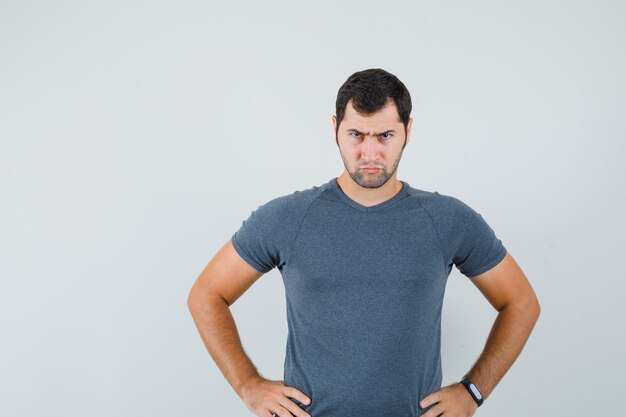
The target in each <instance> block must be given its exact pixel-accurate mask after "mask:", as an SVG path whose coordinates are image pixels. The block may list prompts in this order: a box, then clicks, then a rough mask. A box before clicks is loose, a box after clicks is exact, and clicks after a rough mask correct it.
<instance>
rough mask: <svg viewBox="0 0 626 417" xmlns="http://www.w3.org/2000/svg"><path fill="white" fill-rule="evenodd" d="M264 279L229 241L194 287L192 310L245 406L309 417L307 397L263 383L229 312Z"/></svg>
mask: <svg viewBox="0 0 626 417" xmlns="http://www.w3.org/2000/svg"><path fill="white" fill-rule="evenodd" d="M262 275H263V273H262V272H260V271H257V270H256V269H254V268H252V267H251V266H250V265H249V264H248V263H247V262H246V261H245V260H244V259H242V258H241V257H240V256H239V254H238V253H237V252H236V251H235V248H234V247H233V245H232V242H231V241H230V240H229V241H228V242H227V243H226V244H224V246H223V247H222V248H221V249H220V250H219V251H218V252H217V254H216V255H215V256H214V257H213V259H211V261H210V262H209V264H208V265H207V266H206V267H205V269H204V271H202V273H201V274H200V276H199V277H198V279H197V280H196V282H195V283H194V285H193V287H192V288H191V291H190V293H189V296H188V298H187V306H188V307H189V311H190V312H191V315H192V317H193V320H194V322H195V324H196V327H197V328H198V331H199V332H200V336H201V338H202V341H203V342H204V345H205V346H206V348H207V350H208V351H209V354H210V355H211V358H212V359H213V361H215V363H216V364H217V366H218V368H219V369H220V371H221V372H222V374H223V375H224V377H225V378H226V380H227V381H228V382H229V383H230V385H231V386H232V387H233V389H234V390H235V392H236V393H237V395H238V396H239V397H240V398H241V399H242V400H243V401H244V403H245V404H246V406H247V407H248V409H250V411H252V412H254V413H255V414H256V415H258V416H261V417H271V415H272V413H276V414H278V415H279V416H280V417H283V416H284V417H291V415H292V414H293V415H294V416H297V417H308V414H307V413H306V412H304V410H302V409H301V408H300V407H299V406H298V405H297V404H296V403H295V402H293V401H291V400H290V399H289V397H291V398H295V399H297V400H298V401H300V402H301V403H303V404H306V403H308V401H307V400H308V397H307V396H306V395H304V394H303V393H302V392H300V391H299V390H297V389H296V388H293V387H288V386H286V385H285V384H284V382H283V381H270V380H267V379H265V378H263V377H262V376H261V375H260V374H259V372H258V371H257V368H256V366H255V365H254V364H253V363H252V361H251V360H250V358H249V357H248V356H247V355H246V353H245V352H244V350H243V346H242V344H241V339H240V337H239V332H238V331H237V326H236V324H235V320H234V318H233V316H232V313H231V312H230V306H231V305H232V304H233V303H234V302H235V301H236V300H237V299H238V298H239V297H240V296H241V295H242V294H243V293H244V292H245V291H246V290H248V289H249V288H250V287H251V286H252V284H254V282H255V281H256V280H257V279H259V278H260V277H261V276H262Z"/></svg>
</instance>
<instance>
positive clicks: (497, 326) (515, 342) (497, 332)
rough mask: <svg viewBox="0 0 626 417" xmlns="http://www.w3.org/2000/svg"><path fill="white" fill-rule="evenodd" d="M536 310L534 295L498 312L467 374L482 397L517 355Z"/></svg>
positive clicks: (494, 384)
mask: <svg viewBox="0 0 626 417" xmlns="http://www.w3.org/2000/svg"><path fill="white" fill-rule="evenodd" d="M539 311H540V308H539V304H538V303H537V300H536V298H534V297H533V298H532V299H530V300H529V301H528V302H526V303H520V304H513V305H508V306H506V307H504V308H503V309H502V310H500V311H499V312H498V316H497V317H496V320H495V321H494V323H493V326H492V328H491V332H490V333H489V337H488V338H487V342H486V344H485V348H484V349H483V352H482V353H481V355H480V357H479V358H478V360H477V361H476V363H475V364H474V366H473V367H472V369H471V370H470V371H469V372H468V373H467V374H466V377H467V378H468V379H469V380H470V381H472V382H473V383H474V384H476V386H477V387H478V388H479V389H480V391H481V393H482V395H483V397H484V398H487V397H488V396H489V395H490V394H491V392H492V391H493V389H494V388H495V386H496V385H497V384H498V382H500V380H501V379H502V377H503V376H504V375H505V374H506V372H507V371H508V370H509V369H510V368H511V366H512V365H513V362H515V359H517V357H518V356H519V354H520V352H521V351H522V348H523V347H524V345H525V344H526V341H527V340H528V337H529V336H530V333H531V331H532V329H533V327H534V326H535V323H536V322H537V319H538V317H539Z"/></svg>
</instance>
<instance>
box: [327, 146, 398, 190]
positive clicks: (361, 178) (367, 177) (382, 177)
mask: <svg viewBox="0 0 626 417" xmlns="http://www.w3.org/2000/svg"><path fill="white" fill-rule="evenodd" d="M403 152H404V148H403V149H402V150H401V151H400V154H399V155H398V157H397V158H396V160H395V161H394V163H393V166H392V167H391V170H390V171H387V170H386V169H385V167H383V168H382V170H381V172H380V173H379V174H376V175H373V174H368V173H366V172H363V171H361V170H359V169H356V170H354V171H351V170H350V168H348V164H347V163H346V159H345V158H344V156H343V153H342V152H341V148H340V149H339V153H340V154H341V159H342V160H343V165H344V167H345V168H346V171H347V172H348V175H350V178H352V180H353V181H354V182H356V183H357V184H359V185H360V186H361V187H363V188H379V187H382V186H383V185H385V184H386V183H387V181H389V179H390V178H391V177H392V176H393V174H394V173H395V172H396V171H397V170H398V164H400V159H402V153H403Z"/></svg>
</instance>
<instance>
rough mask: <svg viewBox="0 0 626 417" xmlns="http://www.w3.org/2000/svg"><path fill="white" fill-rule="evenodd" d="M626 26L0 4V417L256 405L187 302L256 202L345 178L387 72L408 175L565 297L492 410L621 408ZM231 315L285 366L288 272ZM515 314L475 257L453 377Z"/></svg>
mask: <svg viewBox="0 0 626 417" xmlns="http://www.w3.org/2000/svg"><path fill="white" fill-rule="evenodd" d="M625 17H626V6H625V4H624V3H623V2H621V1H509V2H502V1H473V2H465V1H397V2H380V1H376V2H374V1H363V0H361V1H349V2H348V1H346V2H331V1H316V2H308V3H306V4H299V2H288V1H284V2H276V1H274V2H272V1H265V2H253V1H249V2H231V3H229V4H228V5H226V4H225V2H211V1H202V2H201V1H197V2H190V1H176V2H174V1H171V2H163V1H160V2H157V1H142V2H140V1H134V2H129V1H107V2H105V1H101V2H79V1H75V2H69V1H55V2H43V1H40V2H34V1H33V2H21V1H20V2H18V1H6V0H2V1H0V278H1V280H0V326H1V327H0V331H1V335H0V351H1V354H0V414H1V415H3V416H64V417H69V416H81V417H82V416H91V417H99V416H107V417H108V416H151V417H157V416H172V417H173V416H176V417H178V416H217V415H219V416H223V417H236V416H244V415H246V416H247V415H251V413H250V412H249V411H248V410H247V408H246V407H245V405H244V404H243V403H242V402H241V400H240V399H239V397H238V396H237V395H236V394H235V392H234V391H233V390H232V388H231V387H230V385H229V384H228V383H227V381H226V380H225V379H224V378H223V376H222V374H221V373H220V371H219V369H218V368H217V366H216V365H215V363H214V362H212V360H211V358H210V356H209V354H208V352H207V351H206V349H205V347H204V345H203V344H202V341H201V339H200V336H199V334H198V332H197V329H196V328H195V325H194V323H193V320H192V318H191V315H190V313H189V311H188V309H187V305H186V301H187V295H188V292H189V290H190V288H191V285H192V284H193V282H194V281H195V279H196V278H197V276H198V275H199V273H200V272H201V271H202V269H203V268H204V266H205V265H206V263H207V262H208V261H209V260H210V258H211V257H212V256H213V255H214V254H215V252H216V251H217V250H218V249H219V248H220V247H221V246H222V245H223V244H224V243H225V242H226V241H227V240H228V239H229V238H230V236H231V235H232V233H234V231H235V230H237V229H238V228H239V227H240V225H241V222H242V221H243V219H245V218H246V217H247V216H248V215H249V214H250V212H251V211H252V210H253V209H255V208H256V207H258V206H259V205H260V204H262V203H264V202H266V201H268V200H270V199H271V198H274V197H277V196H279V195H284V194H288V193H292V192H293V191H295V190H302V189H306V188H310V187H311V186H313V185H319V184H321V183H324V182H327V181H328V180H330V179H331V178H333V177H335V176H338V175H339V174H340V173H341V170H342V169H343V165H342V162H341V159H340V156H339V153H338V151H337V148H336V145H335V139H334V134H333V131H332V124H331V119H330V118H331V115H332V114H334V111H335V109H334V103H335V98H336V94H337V90H338V88H339V87H340V86H341V84H342V83H343V82H344V81H345V79H346V78H347V77H348V76H349V75H350V74H352V73H353V72H355V71H359V70H362V69H366V68H372V67H380V68H384V69H386V70H388V71H390V72H391V73H393V74H395V75H397V76H398V77H399V78H400V79H401V80H402V81H403V82H404V83H405V85H406V86H407V87H408V88H409V90H410V92H411V94H412V98H413V112H412V116H413V118H414V119H415V120H414V124H413V132H412V137H411V141H410V143H409V145H408V146H407V147H406V149H405V150H404V156H403V159H402V161H401V163H400V166H399V171H398V178H399V179H402V180H405V181H407V182H408V183H409V184H410V185H411V186H413V187H415V188H420V189H424V190H429V191H439V192H440V193H443V194H448V195H453V196H455V197H457V198H460V199H461V200H463V201H465V202H466V203H467V204H469V205H470V206H472V207H473V208H474V209H476V210H477V211H478V212H480V213H481V214H482V215H483V217H484V218H485V219H486V220H487V222H488V223H489V224H490V225H491V226H492V228H493V229H494V230H495V231H496V234H497V235H498V237H499V238H500V239H501V240H502V241H503V243H504V245H505V246H506V247H507V249H508V250H509V251H510V253H511V254H512V255H513V256H514V257H515V259H516V260H517V261H518V263H519V264H520V265H521V266H522V268H523V269H524V271H525V272H526V275H527V276H528V278H529V279H530V280H531V282H532V284H533V285H534V287H535V289H536V292H537V295H538V297H539V300H540V302H541V305H542V315H541V317H540V319H539V322H538V324H537V326H536V328H535V330H534V332H533V334H532V335H531V338H530V340H529V342H528V344H527V346H526V348H525V350H524V351H523V352H522V354H521V356H520V358H519V359H518V361H517V362H516V363H515V365H514V366H513V368H512V369H511V370H510V372H509V373H508V374H507V375H506V376H505V378H504V379H503V380H502V382H501V383H500V384H499V385H498V386H497V387H496V389H495V391H494V392H493V394H492V396H491V397H490V398H489V399H488V400H487V402H485V404H484V406H483V407H481V409H479V411H478V413H477V415H479V416H483V417H488V416H508V417H517V416H528V415H533V416H554V415H567V416H590V415H616V413H618V412H620V411H619V410H622V409H623V407H622V389H621V388H622V387H623V375H624V372H625V371H626V369H625V368H626V336H625V331H624V326H623V322H622V320H623V317H625V316H626V307H625V303H624V302H623V297H624V290H625V288H626V285H625V284H624V280H625V278H626V277H625V276H624V271H623V268H622V267H621V261H622V258H621V255H622V254H623V251H624V234H625V232H626V230H625V229H626V227H625V226H626V222H625V220H624V217H623V214H624V213H625V212H626V201H625V197H624V188H625V187H624V179H625V175H626V169H625V168H624V158H625V157H626V145H625V140H626V123H625V121H624V116H625V115H626V81H625V80H626V78H625V77H624V74H626V25H625V24H624V21H625ZM232 311H233V314H234V315H235V319H236V322H237V325H238V328H239V331H240V335H241V337H242V340H243V344H244V348H245V350H246V352H247V353H248V354H249V355H250V357H251V358H252V360H253V361H254V363H255V364H256V365H257V366H258V368H259V370H260V372H261V373H262V374H263V375H264V376H265V377H268V378H271V379H282V366H283V360H284V353H285V342H286V336H287V327H286V317H285V313H286V311H285V300H284V288H283V284H282V280H281V277H280V274H279V272H278V270H276V269H275V270H273V271H271V272H270V273H268V274H267V275H265V276H264V277H263V278H262V279H260V280H259V281H258V282H257V283H256V284H255V285H254V286H253V287H252V288H251V289H250V290H249V291H248V292H247V293H246V294H245V295H244V296H243V297H242V298H241V299H240V300H238V301H237V303H236V304H235V305H233V307H232ZM494 318H495V311H494V310H493V309H492V308H491V306H490V305H489V304H488V303H487V302H486V301H485V300H484V299H483V298H482V296H481V295H480V293H479V292H478V291H477V290H476V289H475V287H474V286H473V285H472V284H471V283H470V282H469V281H468V280H467V279H466V278H465V277H464V276H462V275H461V274H460V273H459V272H458V271H457V270H456V269H454V270H453V272H452V274H451V276H450V278H449V281H448V287H447V293H446V299H445V306H444V316H443V350H442V354H443V368H444V383H445V384H448V383H451V382H454V381H456V380H458V379H459V378H460V377H461V376H462V375H463V374H464V373H465V372H466V371H467V370H468V369H469V367H470V366H471V365H472V363H473V362H474V360H475V359H476V357H477V356H478V354H479V352H480V349H481V348H482V346H483V343H484V341H485V338H486V336H487V334H488V332H489V328H490V326H491V323H492V321H493V319H494ZM385 417H393V416H385Z"/></svg>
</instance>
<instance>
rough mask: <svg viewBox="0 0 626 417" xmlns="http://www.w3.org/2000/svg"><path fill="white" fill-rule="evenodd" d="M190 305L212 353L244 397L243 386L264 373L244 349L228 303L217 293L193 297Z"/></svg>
mask: <svg viewBox="0 0 626 417" xmlns="http://www.w3.org/2000/svg"><path fill="white" fill-rule="evenodd" d="M187 305H188V306H189V310H190V311H191V315H192V317H193V320H194V322H195V323H196V327H197V328H198V331H199V332H200V336H201V337H202V341H203V342H204V345H205V346H206V348H207V350H208V351H209V354H210V355H211V357H212V358H213V360H214V361H215V363H216V364H217V366H218V367H219V369H220V371H221V372H222V374H223V375H224V377H225V378H226V380H228V382H229V383H230V385H231V386H232V387H233V388H234V389H235V391H236V392H237V394H238V395H239V396H240V397H241V389H242V387H243V385H244V384H245V383H247V382H248V381H250V380H251V379H253V378H258V377H260V375H259V373H258V371H257V369H256V366H254V364H253V363H252V361H251V360H250V358H249V357H248V356H247V355H246V353H245V352H244V350H243V346H242V344H241V339H240V338H239V332H238V331H237V326H236V324H235V320H234V318H233V315H232V314H231V312H230V308H229V306H228V304H227V303H226V302H225V301H224V300H223V299H222V298H221V297H219V296H214V297H195V298H194V297H190V298H189V300H188V302H187Z"/></svg>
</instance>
